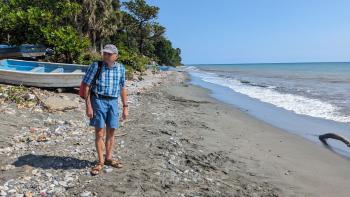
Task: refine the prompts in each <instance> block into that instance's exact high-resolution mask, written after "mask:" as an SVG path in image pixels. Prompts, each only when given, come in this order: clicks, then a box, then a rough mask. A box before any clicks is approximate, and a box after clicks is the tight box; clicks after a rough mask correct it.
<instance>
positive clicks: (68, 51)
mask: <svg viewBox="0 0 350 197" xmlns="http://www.w3.org/2000/svg"><path fill="white" fill-rule="evenodd" d="M43 32H44V36H45V38H46V39H47V42H48V44H49V45H51V46H53V47H54V50H55V56H54V58H55V59H56V61H58V62H60V61H61V59H62V58H63V60H65V62H68V63H74V62H77V61H78V59H79V57H80V56H81V54H82V53H83V52H84V51H86V49H87V48H88V46H89V45H90V42H89V39H88V38H86V37H85V38H84V37H83V38H79V37H78V35H77V32H76V31H75V29H74V28H73V27H71V26H67V27H59V28H58V29H50V28H46V29H43ZM62 55H63V57H62Z"/></svg>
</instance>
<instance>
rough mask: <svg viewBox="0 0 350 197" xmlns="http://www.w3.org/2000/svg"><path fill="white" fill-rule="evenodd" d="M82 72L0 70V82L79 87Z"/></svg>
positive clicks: (36, 85)
mask: <svg viewBox="0 0 350 197" xmlns="http://www.w3.org/2000/svg"><path fill="white" fill-rule="evenodd" d="M83 76H84V73H25V72H15V71H5V70H0V83H6V84H14V85H24V86H35V87H53V88H61V87H62V88H63V87H79V85H80V83H81V80H82V77H83Z"/></svg>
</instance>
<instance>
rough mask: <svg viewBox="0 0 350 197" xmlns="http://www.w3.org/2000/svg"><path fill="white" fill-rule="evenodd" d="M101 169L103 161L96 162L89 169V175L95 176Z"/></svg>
mask: <svg viewBox="0 0 350 197" xmlns="http://www.w3.org/2000/svg"><path fill="white" fill-rule="evenodd" d="M102 169H103V163H97V164H96V165H95V166H94V167H93V168H92V169H91V171H90V173H91V175H93V176H95V175H98V174H100V172H101V171H102Z"/></svg>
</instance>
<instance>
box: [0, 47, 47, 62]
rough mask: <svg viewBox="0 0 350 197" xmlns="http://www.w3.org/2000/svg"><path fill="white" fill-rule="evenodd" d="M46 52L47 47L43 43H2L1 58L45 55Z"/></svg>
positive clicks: (0, 48)
mask: <svg viewBox="0 0 350 197" xmlns="http://www.w3.org/2000/svg"><path fill="white" fill-rule="evenodd" d="M45 54H46V48H45V47H44V46H42V45H33V44H22V45H20V46H11V45H6V44H0V59H3V58H17V57H25V58H35V57H43V56H45Z"/></svg>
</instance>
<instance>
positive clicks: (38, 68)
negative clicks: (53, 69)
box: [30, 66, 44, 72]
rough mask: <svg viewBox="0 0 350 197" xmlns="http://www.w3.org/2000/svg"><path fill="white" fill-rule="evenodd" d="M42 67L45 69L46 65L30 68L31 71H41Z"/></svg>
mask: <svg viewBox="0 0 350 197" xmlns="http://www.w3.org/2000/svg"><path fill="white" fill-rule="evenodd" d="M42 69H44V67H42V66H38V67H35V68H33V69H32V70H30V72H38V71H41V70H42Z"/></svg>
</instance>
